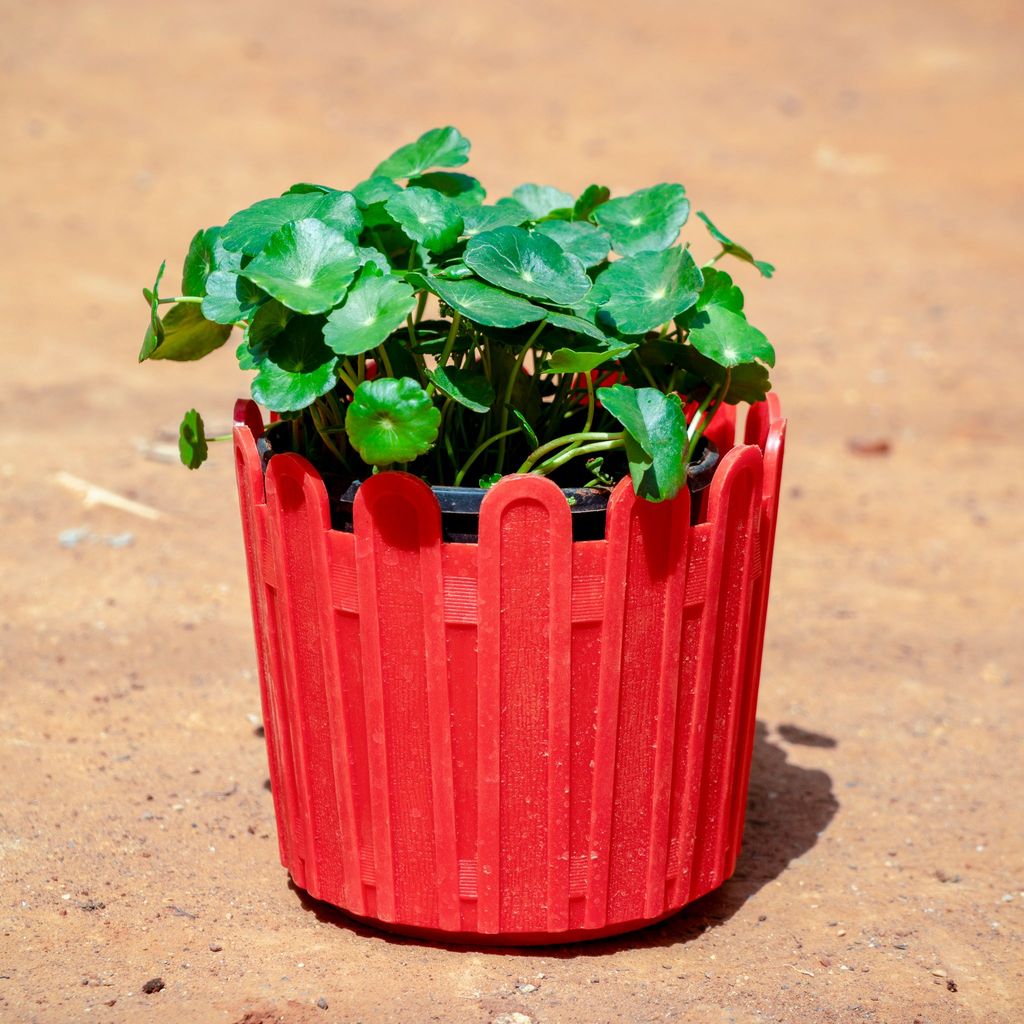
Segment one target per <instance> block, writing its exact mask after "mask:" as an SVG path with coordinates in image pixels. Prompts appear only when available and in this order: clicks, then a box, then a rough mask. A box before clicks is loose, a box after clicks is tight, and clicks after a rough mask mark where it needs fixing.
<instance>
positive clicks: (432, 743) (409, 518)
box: [353, 473, 460, 929]
mask: <svg viewBox="0 0 1024 1024" xmlns="http://www.w3.org/2000/svg"><path fill="white" fill-rule="evenodd" d="M353 514H354V522H355V535H356V559H357V576H358V586H359V613H360V640H361V649H362V656H363V672H364V679H365V683H366V694H367V704H366V713H367V731H368V734H369V739H370V761H371V766H372V777H371V786H372V787H373V791H372V800H373V818H374V822H373V827H374V839H375V843H374V847H375V860H376V868H377V915H378V916H379V917H381V918H382V919H383V920H387V921H394V920H397V921H405V920H407V921H415V922H416V923H418V924H423V923H425V922H434V923H436V926H437V927H441V928H447V929H457V928H458V927H459V923H460V915H459V896H458V891H459V890H458V881H459V873H458V859H457V854H456V845H455V808H454V793H453V785H452V760H451V735H450V731H449V730H450V727H451V724H450V715H449V700H448V673H447V658H446V654H445V637H444V591H443V582H442V575H441V512H440V509H439V507H438V504H437V499H436V498H435V497H434V495H433V493H432V492H431V490H430V488H429V487H427V485H426V484H424V483H423V482H422V481H421V480H418V479H417V478H416V477H413V476H410V475H408V474H405V473H381V474H378V475H376V476H373V477H371V478H370V479H369V480H367V481H366V482H365V483H363V485H362V486H361V487H360V488H359V492H358V494H357V496H356V500H355V507H354V513H353ZM431 926H433V924H432V925H431Z"/></svg>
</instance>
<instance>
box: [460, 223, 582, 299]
mask: <svg viewBox="0 0 1024 1024" xmlns="http://www.w3.org/2000/svg"><path fill="white" fill-rule="evenodd" d="M462 258H463V260H464V261H465V263H466V266H468V267H471V268H472V269H473V270H474V271H476V273H477V274H478V275H479V276H480V277H482V278H483V279H484V280H485V281H488V282H489V283H490V284H493V285H497V286H498V287H499V288H505V289H507V290H508V291H510V292H514V293H516V294H517V295H529V296H532V297H535V298H539V299H545V300H547V301H548V302H553V303H554V304H555V305H557V306H571V305H573V303H576V302H579V300H580V299H582V298H583V296H584V295H586V294H587V292H588V291H590V284H591V282H590V278H589V277H587V272H586V270H585V269H584V267H583V264H582V263H581V262H580V261H579V260H578V259H577V258H576V257H575V256H568V255H566V254H565V253H564V252H563V251H562V248H561V246H559V245H558V243H557V242H553V241H552V240H551V239H550V238H548V237H547V236H546V235H539V234H531V233H530V232H529V231H527V230H526V229H525V228H496V229H495V230H494V231H485V232H483V233H482V234H479V235H475V236H474V237H473V238H471V239H470V240H469V243H468V244H467V245H466V252H465V254H464V255H463V257H462Z"/></svg>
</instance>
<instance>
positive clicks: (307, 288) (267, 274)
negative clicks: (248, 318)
mask: <svg viewBox="0 0 1024 1024" xmlns="http://www.w3.org/2000/svg"><path fill="white" fill-rule="evenodd" d="M358 269H359V254H358V253H357V252H356V250H355V246H354V245H353V244H352V243H351V242H350V241H349V240H348V239H347V238H346V237H345V236H344V235H343V234H342V233H341V232H340V231H339V230H338V229H337V228H333V227H330V226H329V225H327V224H325V223H324V222H323V221H320V220H314V219H313V218H307V219H305V220H297V221H294V222H293V223H291V224H286V225H285V226H284V227H283V228H281V229H280V230H279V231H278V232H276V233H275V234H274V235H273V236H272V237H271V239H270V241H269V242H267V245H266V247H265V248H264V250H263V252H261V253H260V255H259V256H257V257H256V258H255V259H254V260H252V261H251V262H250V263H249V264H247V265H246V267H245V269H244V270H242V276H243V277H246V278H248V279H249V280H250V281H252V282H253V283H254V284H256V285H259V287H260V288H262V289H263V290H264V291H265V292H267V293H268V294H269V295H271V296H272V297H273V298H275V299H277V300H278V302H281V303H283V304H284V305H285V306H287V307H288V308H289V309H293V310H295V312H296V313H323V312H326V311H327V310H328V309H331V308H332V307H333V306H335V305H337V303H338V301H339V300H340V299H341V297H342V296H343V295H344V294H345V292H346V291H347V290H348V286H349V285H350V284H351V283H352V278H353V277H355V273H356V271H357V270H358Z"/></svg>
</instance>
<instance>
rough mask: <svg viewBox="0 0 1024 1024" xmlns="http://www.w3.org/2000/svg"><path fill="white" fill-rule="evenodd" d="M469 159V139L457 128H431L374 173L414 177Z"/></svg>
mask: <svg viewBox="0 0 1024 1024" xmlns="http://www.w3.org/2000/svg"><path fill="white" fill-rule="evenodd" d="M468 159H469V139H467V138H466V137H465V136H463V135H462V133H461V132H460V131H459V130H458V128H452V127H450V126H449V127H447V128H431V129H430V131H428V132H424V133H423V134H422V135H421V136H420V137H419V138H418V139H417V140H416V141H415V142H410V143H408V144H407V145H405V146H402V147H400V148H399V149H396V150H395V152H394V153H392V154H391V156H389V157H388V158H387V160H383V161H381V162H380V163H379V164H378V165H377V167H376V169H375V170H374V172H373V173H374V175H381V176H383V177H385V178H415V177H417V176H418V175H420V174H423V173H424V172H425V171H429V170H430V169H431V168H432V167H459V166H460V165H461V164H464V163H465V162H466V161H467V160H468Z"/></svg>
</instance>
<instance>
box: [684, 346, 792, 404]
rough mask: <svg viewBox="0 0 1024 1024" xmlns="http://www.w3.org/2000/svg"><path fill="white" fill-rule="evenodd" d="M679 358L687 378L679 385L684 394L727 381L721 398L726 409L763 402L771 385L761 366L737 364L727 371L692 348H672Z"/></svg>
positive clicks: (756, 364)
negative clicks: (726, 386) (701, 386)
mask: <svg viewBox="0 0 1024 1024" xmlns="http://www.w3.org/2000/svg"><path fill="white" fill-rule="evenodd" d="M673 348H675V349H676V350H677V351H678V353H679V354H680V355H681V356H682V358H681V359H678V358H677V362H678V364H679V365H681V366H684V367H685V368H686V372H687V377H686V379H685V380H684V382H683V388H682V390H683V391H684V392H687V393H688V391H693V390H695V389H696V388H698V387H699V386H700V385H702V384H704V385H709V384H718V385H722V384H725V382H726V378H728V381H729V390H728V391H726V393H725V395H724V396H723V401H725V402H726V403H727V404H728V405H738V404H739V403H740V402H748V403H749V404H751V405H753V404H754V403H755V402H761V401H763V400H764V399H765V397H766V396H767V394H768V392H769V391H771V389H772V385H771V381H770V380H769V377H768V367H766V366H764V365H762V364H761V363H740V364H739V365H738V366H733V367H729V368H728V369H726V368H725V367H724V366H721V365H720V364H718V363H716V362H715V361H714V360H712V359H708V358H707V357H706V356H703V355H701V354H700V353H699V352H698V351H697V350H696V349H695V348H694V347H693V346H692V345H678V344H673Z"/></svg>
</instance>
